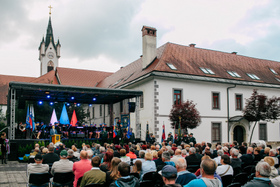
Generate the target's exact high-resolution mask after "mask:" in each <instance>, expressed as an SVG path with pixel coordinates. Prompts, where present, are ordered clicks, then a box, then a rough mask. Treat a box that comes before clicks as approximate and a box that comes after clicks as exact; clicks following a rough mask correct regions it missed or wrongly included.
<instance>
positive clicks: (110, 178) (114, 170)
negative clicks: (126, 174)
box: [106, 157, 121, 186]
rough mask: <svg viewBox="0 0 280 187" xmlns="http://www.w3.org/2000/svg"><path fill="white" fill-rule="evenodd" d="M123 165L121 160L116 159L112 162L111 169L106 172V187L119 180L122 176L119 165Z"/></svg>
mask: <svg viewBox="0 0 280 187" xmlns="http://www.w3.org/2000/svg"><path fill="white" fill-rule="evenodd" d="M119 163H121V159H119V158H118V157H114V158H113V159H112V161H111V169H110V171H107V172H106V186H109V185H110V184H111V183H112V182H114V181H115V180H117V179H118V178H119V177H120V175H119V173H118V165H119Z"/></svg>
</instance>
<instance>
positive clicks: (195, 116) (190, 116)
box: [169, 100, 201, 130]
mask: <svg viewBox="0 0 280 187" xmlns="http://www.w3.org/2000/svg"><path fill="white" fill-rule="evenodd" d="M180 117H181V128H182V129H186V130H187V129H188V128H189V129H194V128H196V127H197V126H198V125H199V124H200V123H201V117H200V113H199V112H198V110H197V109H196V108H195V104H194V103H193V101H189V100H187V101H186V102H184V103H181V104H179V105H173V107H172V109H171V111H170V114H169V119H170V121H171V122H172V123H171V126H172V128H178V125H179V122H180V119H179V118H180Z"/></svg>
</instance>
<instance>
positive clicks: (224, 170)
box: [216, 155, 233, 177]
mask: <svg viewBox="0 0 280 187" xmlns="http://www.w3.org/2000/svg"><path fill="white" fill-rule="evenodd" d="M221 164H222V165H220V166H218V167H217V169H216V172H217V174H218V175H219V176H220V177H223V176H226V175H233V169H232V167H231V165H229V164H230V157H229V156H228V155H223V156H222V158H221Z"/></svg>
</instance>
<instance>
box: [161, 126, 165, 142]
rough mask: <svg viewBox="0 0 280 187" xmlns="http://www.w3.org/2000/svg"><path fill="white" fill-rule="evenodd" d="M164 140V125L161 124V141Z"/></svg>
mask: <svg viewBox="0 0 280 187" xmlns="http://www.w3.org/2000/svg"><path fill="white" fill-rule="evenodd" d="M164 140H165V125H162V136H161V142H163V141H164Z"/></svg>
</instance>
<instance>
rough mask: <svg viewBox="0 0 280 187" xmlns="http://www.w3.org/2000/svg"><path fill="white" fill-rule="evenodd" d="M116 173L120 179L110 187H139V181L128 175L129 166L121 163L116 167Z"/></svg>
mask: <svg viewBox="0 0 280 187" xmlns="http://www.w3.org/2000/svg"><path fill="white" fill-rule="evenodd" d="M118 173H119V176H120V178H118V179H117V180H116V181H115V182H112V183H111V184H110V187H127V186H133V187H134V186H135V187H140V184H139V180H138V179H137V178H136V177H134V176H132V175H129V174H130V166H129V164H127V163H126V162H121V163H119V165H118Z"/></svg>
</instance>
